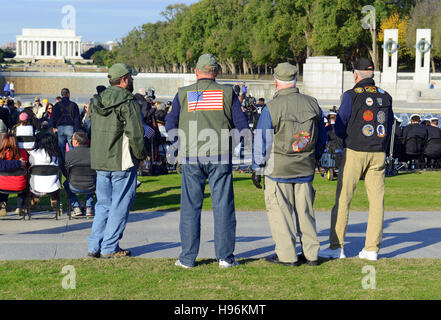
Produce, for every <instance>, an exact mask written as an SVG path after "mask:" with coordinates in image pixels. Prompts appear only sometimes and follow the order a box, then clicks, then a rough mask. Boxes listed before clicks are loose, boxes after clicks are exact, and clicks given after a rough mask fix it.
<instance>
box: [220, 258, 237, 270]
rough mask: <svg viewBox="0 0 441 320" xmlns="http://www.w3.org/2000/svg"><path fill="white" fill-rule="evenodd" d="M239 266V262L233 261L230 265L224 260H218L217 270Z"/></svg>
mask: <svg viewBox="0 0 441 320" xmlns="http://www.w3.org/2000/svg"><path fill="white" fill-rule="evenodd" d="M238 265H239V262H237V261H236V260H233V261H232V262H231V263H229V262H227V261H225V260H222V259H221V260H219V268H231V267H236V266H238Z"/></svg>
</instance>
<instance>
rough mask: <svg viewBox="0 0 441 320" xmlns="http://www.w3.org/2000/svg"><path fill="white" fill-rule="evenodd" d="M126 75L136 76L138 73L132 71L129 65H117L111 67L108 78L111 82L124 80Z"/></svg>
mask: <svg viewBox="0 0 441 320" xmlns="http://www.w3.org/2000/svg"><path fill="white" fill-rule="evenodd" d="M126 74H131V75H132V76H136V75H137V74H138V72H136V71H135V70H132V68H130V67H129V66H128V65H126V64H124V63H115V64H114V65H113V66H111V67H110V69H109V74H108V76H107V77H108V78H109V79H110V80H115V79H119V78H122V77H123V76H125V75H126Z"/></svg>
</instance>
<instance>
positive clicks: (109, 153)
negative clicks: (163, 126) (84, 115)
mask: <svg viewBox="0 0 441 320" xmlns="http://www.w3.org/2000/svg"><path fill="white" fill-rule="evenodd" d="M90 113H91V124H92V131H91V146H90V151H91V152H90V155H91V167H92V169H95V170H101V171H125V170H128V169H130V168H132V167H133V166H134V165H135V164H137V162H138V161H140V160H143V159H144V158H145V157H146V155H147V154H146V152H145V149H144V128H143V126H142V119H141V113H140V112H139V106H138V104H137V102H136V100H135V97H134V95H133V94H132V93H130V92H129V91H128V90H126V89H123V88H120V87H117V86H111V87H108V88H107V89H106V90H104V91H103V92H101V93H100V94H99V95H95V96H94V97H93V101H92V103H91V105H90Z"/></svg>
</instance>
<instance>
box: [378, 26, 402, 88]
mask: <svg viewBox="0 0 441 320" xmlns="http://www.w3.org/2000/svg"><path fill="white" fill-rule="evenodd" d="M397 46H398V29H386V30H384V45H383V74H382V76H381V83H382V85H383V86H385V87H387V88H389V89H390V88H393V89H395V88H396V86H397V70H398V47H397Z"/></svg>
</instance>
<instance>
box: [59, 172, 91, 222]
mask: <svg viewBox="0 0 441 320" xmlns="http://www.w3.org/2000/svg"><path fill="white" fill-rule="evenodd" d="M67 174H68V176H69V177H72V176H77V177H81V176H86V177H89V176H91V175H95V176H96V171H95V170H93V169H92V168H91V167H90V166H89V165H75V166H72V167H68V168H67ZM69 184H70V183H69ZM95 189H96V180H95V184H94V186H93V188H91V189H89V190H80V191H79V192H78V191H76V192H73V191H72V190H71V192H72V193H75V194H90V193H92V192H95ZM65 192H66V195H67V198H68V200H67V209H68V215H69V220H71V219H72V205H71V203H70V199H69V194H68V193H67V191H66V190H65ZM86 218H88V217H87V216H86Z"/></svg>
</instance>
